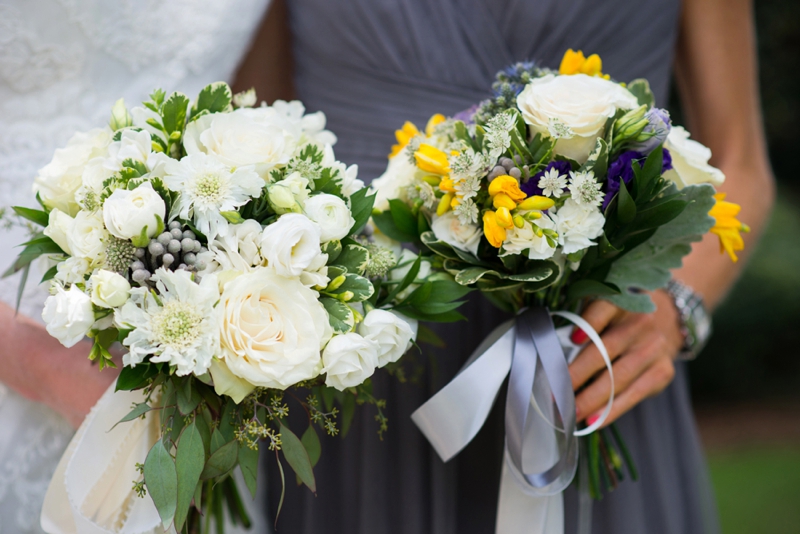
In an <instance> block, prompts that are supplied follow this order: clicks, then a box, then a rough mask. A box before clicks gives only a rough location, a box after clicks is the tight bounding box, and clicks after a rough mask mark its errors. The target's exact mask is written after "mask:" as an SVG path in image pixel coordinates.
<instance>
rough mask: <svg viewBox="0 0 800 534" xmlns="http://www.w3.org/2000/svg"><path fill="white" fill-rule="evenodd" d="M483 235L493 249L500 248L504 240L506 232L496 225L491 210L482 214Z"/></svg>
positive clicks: (495, 219) (495, 218)
mask: <svg viewBox="0 0 800 534" xmlns="http://www.w3.org/2000/svg"><path fill="white" fill-rule="evenodd" d="M483 233H484V235H486V240H487V241H489V244H490V245H492V246H493V247H494V248H500V247H501V246H502V245H503V241H505V240H506V230H505V228H501V227H500V226H499V225H498V224H497V216H496V215H495V212H493V211H491V210H489V211H486V212H485V213H484V214H483Z"/></svg>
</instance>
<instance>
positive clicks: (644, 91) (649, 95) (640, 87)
mask: <svg viewBox="0 0 800 534" xmlns="http://www.w3.org/2000/svg"><path fill="white" fill-rule="evenodd" d="M628 91H630V92H631V93H632V94H633V96H635V97H636V100H637V101H638V102H639V105H640V106H647V107H648V108H652V107H653V106H654V105H655V103H656V97H655V96H654V95H653V91H651V90H650V83H649V82H648V81H647V80H645V79H644V78H637V79H635V80H633V81H632V82H631V83H629V84H628Z"/></svg>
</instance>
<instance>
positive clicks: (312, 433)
mask: <svg viewBox="0 0 800 534" xmlns="http://www.w3.org/2000/svg"><path fill="white" fill-rule="evenodd" d="M300 441H301V442H302V443H303V447H305V448H306V452H307V453H308V458H309V460H311V467H314V466H315V465H317V462H318V461H319V457H320V456H321V455H322V444H321V443H320V442H319V436H317V432H316V430H314V426H313V425H308V428H307V429H306V431H305V432H303V437H302V438H300Z"/></svg>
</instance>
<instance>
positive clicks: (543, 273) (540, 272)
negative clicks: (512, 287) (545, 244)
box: [503, 261, 558, 282]
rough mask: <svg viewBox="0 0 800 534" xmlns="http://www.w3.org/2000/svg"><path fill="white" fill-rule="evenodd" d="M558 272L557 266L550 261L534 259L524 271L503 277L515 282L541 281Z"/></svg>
mask: <svg viewBox="0 0 800 534" xmlns="http://www.w3.org/2000/svg"><path fill="white" fill-rule="evenodd" d="M554 272H558V266H557V265H556V264H555V263H553V262H551V261H534V262H531V263H529V264H528V265H527V266H526V267H525V272H522V273H515V274H509V275H504V276H503V278H506V279H508V280H514V281H515V282H541V281H543V280H547V279H548V278H550V277H551V276H552V275H553V273H554Z"/></svg>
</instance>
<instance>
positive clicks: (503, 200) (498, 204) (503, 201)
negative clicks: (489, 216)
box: [492, 193, 517, 210]
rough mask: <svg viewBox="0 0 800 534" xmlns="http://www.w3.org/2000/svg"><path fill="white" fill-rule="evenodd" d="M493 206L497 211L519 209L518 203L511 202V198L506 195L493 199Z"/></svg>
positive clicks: (501, 194)
mask: <svg viewBox="0 0 800 534" xmlns="http://www.w3.org/2000/svg"><path fill="white" fill-rule="evenodd" d="M492 205H493V206H494V208H495V209H500V208H506V209H507V210H513V209H514V208H516V207H517V203H516V202H514V201H513V200H511V197H509V196H508V195H506V194H505V193H498V194H496V195H495V196H494V198H493V199H492Z"/></svg>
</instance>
